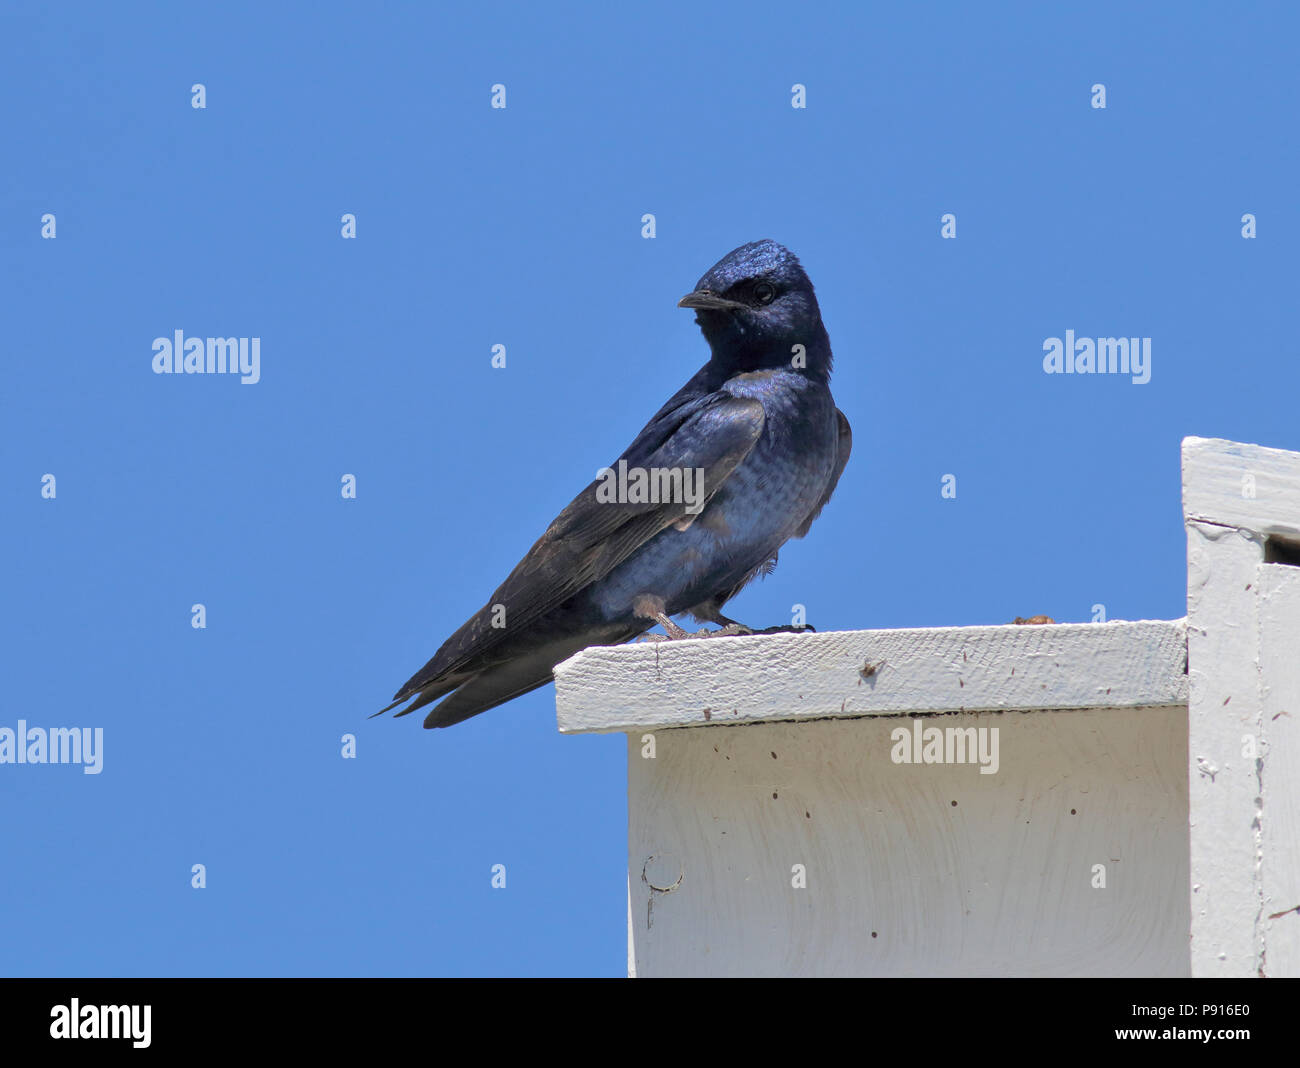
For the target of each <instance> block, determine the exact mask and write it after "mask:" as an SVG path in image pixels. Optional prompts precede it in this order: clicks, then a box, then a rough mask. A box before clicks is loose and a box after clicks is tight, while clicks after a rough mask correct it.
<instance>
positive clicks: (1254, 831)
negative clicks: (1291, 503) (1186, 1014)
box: [1187, 520, 1263, 976]
mask: <svg viewBox="0 0 1300 1068" xmlns="http://www.w3.org/2000/svg"><path fill="white" fill-rule="evenodd" d="M1262 560H1263V548H1262V544H1261V542H1260V541H1259V540H1258V538H1256V537H1254V536H1253V535H1251V534H1250V533H1249V532H1244V533H1243V532H1242V531H1240V530H1238V529H1237V528H1235V527H1219V526H1212V525H1210V524H1206V523H1199V522H1196V521H1191V520H1189V521H1188V523H1187V562H1188V570H1187V575H1188V578H1187V657H1188V674H1189V682H1190V694H1189V700H1188V750H1187V756H1188V760H1189V763H1190V767H1191V789H1190V798H1189V800H1190V809H1189V821H1190V826H1191V860H1192V884H1191V898H1192V959H1193V964H1194V966H1195V970H1196V974H1197V975H1218V976H1228V975H1238V976H1240V975H1252V974H1254V972H1255V970H1256V968H1257V963H1258V960H1259V954H1260V950H1261V941H1260V939H1261V932H1260V929H1259V919H1260V884H1259V848H1260V843H1259V813H1258V808H1257V804H1256V799H1257V798H1258V797H1259V795H1260V794H1259V780H1258V778H1257V776H1256V771H1255V759H1254V757H1253V756H1246V755H1244V754H1243V745H1244V744H1245V739H1247V738H1254V739H1257V740H1258V739H1259V738H1260V736H1261V731H1260V716H1261V710H1260V700H1259V657H1258V638H1259V627H1258V623H1257V621H1256V618H1255V595H1254V593H1253V592H1252V587H1253V584H1254V582H1255V581H1256V579H1257V578H1258V572H1259V565H1260V563H1261V561H1262Z"/></svg>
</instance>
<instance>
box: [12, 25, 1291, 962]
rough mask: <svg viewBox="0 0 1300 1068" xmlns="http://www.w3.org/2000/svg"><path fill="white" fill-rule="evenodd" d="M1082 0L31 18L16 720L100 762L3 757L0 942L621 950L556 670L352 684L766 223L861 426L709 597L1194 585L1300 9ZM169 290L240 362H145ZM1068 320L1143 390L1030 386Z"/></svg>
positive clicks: (371, 675) (1266, 410)
mask: <svg viewBox="0 0 1300 1068" xmlns="http://www.w3.org/2000/svg"><path fill="white" fill-rule="evenodd" d="M476 7H477V10H476V9H475V8H476ZM1058 7H1059V5H1025V6H1007V7H1000V8H998V9H997V10H996V11H993V10H990V9H989V6H988V5H979V6H971V7H967V8H965V9H958V8H956V7H950V6H947V5H933V6H930V5H927V6H926V7H924V8H922V7H921V6H920V5H902V6H897V7H895V6H890V7H888V8H885V7H880V8H879V9H875V8H873V9H871V10H867V9H866V6H865V5H850V4H837V5H829V4H827V5H790V4H765V3H758V2H748V3H744V4H720V5H709V10H707V11H703V10H699V9H698V8H697V7H696V6H695V5H689V4H677V5H674V4H655V5H647V6H644V7H637V8H633V7H631V6H630V5H546V6H545V7H544V8H543V7H541V6H538V7H529V8H523V7H522V6H520V7H519V8H516V7H515V6H513V5H508V4H507V5H497V6H494V7H491V8H487V9H484V8H482V7H481V5H462V6H459V7H455V8H451V7H435V6H434V5H424V4H410V5H397V4H392V5H357V6H355V7H354V8H352V9H344V8H343V7H342V6H341V5H311V6H308V5H301V6H289V5H237V4H223V5H219V6H216V7H213V6H206V7H203V8H200V7H198V6H186V7H185V8H183V9H181V8H179V7H177V6H174V5H163V4H158V5H145V4H133V5H129V6H126V7H120V8H113V9H111V10H110V9H108V8H104V7H101V6H100V5H71V4H70V5H62V6H61V7H60V9H59V10H58V11H55V12H50V11H46V10H44V8H45V5H38V4H13V3H8V4H6V5H5V7H4V13H3V23H2V26H0V95H2V97H3V99H4V101H5V106H4V108H3V109H0V144H3V147H4V158H5V165H4V167H3V168H0V292H3V293H4V295H5V298H4V299H5V315H4V322H5V326H6V328H7V342H8V343H7V345H6V359H5V388H4V390H3V394H0V458H2V462H0V499H3V501H4V522H3V524H2V525H0V539H2V540H3V549H4V558H5V560H6V561H7V566H6V569H5V583H4V585H5V596H4V607H3V610H0V668H2V669H3V671H4V675H5V678H6V681H7V685H6V687H5V694H4V699H3V702H2V703H0V727H4V726H8V727H10V728H16V727H17V724H18V721H19V720H20V719H22V720H25V721H26V722H27V723H28V724H29V725H37V726H42V727H55V726H64V727H71V726H88V727H98V728H102V730H103V737H104V750H103V768H102V772H101V773H100V774H97V775H85V774H83V773H82V769H80V768H78V767H75V766H48V765H30V764H28V765H12V764H5V765H0V812H3V815H4V818H3V819H0V914H3V915H5V916H6V917H7V920H6V925H5V926H6V932H5V937H4V938H3V939H0V973H3V974H6V975H12V974H19V975H47V974H93V975H151V974H176V975H371V974H374V975H414V974H450V975H496V974H506V975H537V974H542V975H609V976H614V975H620V974H623V973H624V971H625V967H626V932H625V923H626V901H625V896H624V895H625V864H626V856H625V848H626V799H625V776H626V758H625V749H624V742H623V739H622V738H621V737H618V736H615V737H560V736H559V735H558V733H557V732H556V728H555V716H554V691H553V689H552V688H551V687H545V688H543V689H541V690H538V691H536V692H534V693H532V694H530V695H528V696H526V697H524V698H521V699H519V700H516V701H514V702H512V703H510V704H508V705H506V706H504V707H502V708H499V709H497V710H495V711H493V712H490V713H488V714H486V715H483V716H481V717H478V718H476V719H474V720H471V721H469V722H467V723H465V724H463V725H461V726H458V727H456V728H453V729H451V730H446V731H437V732H425V731H423V730H421V728H420V725H419V723H418V717H411V718H409V719H403V720H397V721H393V720H389V719H386V718H385V719H376V720H370V721H368V720H366V719H365V718H364V717H365V715H366V714H367V713H369V712H372V711H374V710H375V709H377V708H379V707H380V706H381V705H383V704H384V703H386V701H387V699H388V697H389V696H390V695H391V694H392V692H393V691H394V690H395V689H396V688H397V686H398V685H400V684H401V683H402V682H403V681H405V679H406V678H407V677H408V676H409V675H410V674H411V673H412V672H413V671H414V670H415V669H416V668H418V667H419V666H420V665H421V664H422V663H423V662H424V661H425V659H427V658H428V656H430V655H431V654H432V652H433V651H434V649H435V648H436V647H437V645H438V644H439V642H440V641H441V640H442V639H443V638H445V637H446V636H447V635H448V634H450V633H451V632H452V631H453V630H454V629H455V628H456V627H457V626H458V625H459V624H460V623H461V622H462V621H463V620H464V619H465V618H467V617H468V616H469V615H470V614H471V613H472V612H473V611H475V610H476V609H477V608H478V607H479V606H480V605H481V604H482V603H483V602H484V601H485V600H486V598H487V597H488V595H489V594H490V593H491V591H492V590H493V589H494V588H495V587H496V585H497V583H498V582H499V581H500V580H501V579H502V578H503V577H504V576H505V574H506V573H507V572H508V571H509V569H510V568H511V567H512V566H513V565H514V563H515V562H516V560H517V559H518V558H519V557H520V556H521V555H522V554H523V552H524V551H525V550H526V549H527V548H528V547H529V546H530V545H531V544H532V542H533V540H534V539H535V538H536V537H537V536H538V535H539V534H540V533H541V531H542V530H543V529H544V528H545V526H546V524H547V523H548V522H549V521H550V520H551V518H552V517H553V516H554V515H555V514H556V513H557V512H558V511H559V510H560V509H561V508H562V507H563V506H564V505H565V504H566V503H567V502H568V501H569V500H570V498H571V497H572V496H573V495H574V493H576V492H577V490H578V489H580V488H581V487H582V486H583V485H585V484H586V483H587V482H588V481H589V480H590V479H591V478H592V477H593V476H594V474H595V471H596V469H597V468H598V467H600V466H602V465H604V464H606V463H608V462H609V461H610V460H612V459H613V458H614V457H615V456H617V455H618V453H619V452H621V451H622V449H623V448H624V447H625V446H626V445H627V444H628V443H629V442H630V441H631V440H632V438H633V437H634V435H635V434H636V433H637V431H638V430H639V429H640V428H641V426H642V424H643V423H644V422H645V420H646V419H647V418H648V417H649V416H650V415H651V414H653V412H654V411H655V409H657V408H658V406H659V405H660V403H661V402H662V401H663V400H665V399H666V398H667V397H668V396H669V395H670V394H671V393H672V392H674V391H675V390H676V389H677V388H678V387H679V386H680V385H681V384H682V383H683V382H685V381H686V379H687V378H689V377H690V375H691V374H692V373H693V372H694V371H695V370H696V369H697V368H698V367H699V366H700V364H702V363H703V362H704V360H705V359H706V356H707V352H706V348H705V345H704V342H703V339H702V338H701V337H700V336H699V333H698V330H697V328H696V327H695V326H694V325H693V323H692V317H691V314H690V313H689V312H686V311H682V310H678V309H677V308H675V307H674V305H675V302H676V300H677V298H678V297H680V296H681V295H682V294H683V293H685V292H686V291H687V290H688V289H690V288H691V287H692V286H693V284H694V282H695V280H696V279H697V278H698V277H699V276H700V275H701V274H702V273H703V272H704V271H705V270H706V269H707V268H708V267H709V266H711V265H712V264H713V263H714V262H715V261H716V260H717V259H719V258H720V257H721V256H722V255H724V254H725V253H726V252H727V251H729V250H730V249H732V248H734V247H735V246H737V245H740V244H743V243H745V242H747V241H752V240H756V239H759V238H763V237H771V238H774V239H776V240H778V241H781V242H783V243H785V244H787V245H788V246H789V247H790V248H792V249H793V250H794V251H795V252H796V253H797V254H798V255H799V256H800V257H801V258H802V260H803V262H804V265H805V266H806V268H807V269H808V271H809V273H810V275H811V277H812V278H813V281H814V282H815V284H816V285H817V289H818V296H819V298H820V301H821V305H822V309H823V314H824V317H825V320H826V323H827V327H828V329H829V332H830V335H831V339H832V343H833V346H834V351H835V355H836V371H835V375H834V378H833V380H832V387H833V390H834V393H835V396H836V398H837V401H838V404H839V406H840V408H841V409H842V410H843V411H844V412H845V413H846V415H847V416H848V418H849V419H850V421H851V423H852V425H853V430H854V452H853V458H852V461H851V462H850V464H849V466H848V469H847V470H846V472H845V474H844V476H843V479H842V480H841V482H840V485H839V489H838V492H837V494H836V497H835V500H834V502H833V503H832V504H831V505H830V506H829V507H828V508H827V510H826V511H825V512H824V513H823V515H822V517H821V519H819V520H818V522H817V524H816V525H815V526H814V528H813V531H812V533H811V535H810V536H809V538H808V539H807V540H806V541H803V542H799V543H795V544H793V545H791V546H788V547H787V549H786V551H784V552H783V553H782V554H781V563H780V566H779V567H778V568H777V570H776V572H775V573H774V574H773V575H772V576H770V577H769V578H767V579H766V580H765V581H763V582H761V583H756V584H754V585H752V586H751V587H750V588H748V589H747V590H746V591H745V592H744V593H743V594H742V595H741V596H740V597H739V598H738V599H737V600H736V601H734V602H732V604H731V608H729V609H728V611H729V614H731V615H733V616H735V617H737V618H739V619H742V620H745V621H746V622H749V623H751V624H753V625H756V626H766V625H769V624H772V623H784V622H788V620H789V617H790V611H791V605H793V604H795V603H799V604H804V605H806V606H807V611H808V620H809V622H810V623H812V624H813V625H814V626H815V627H817V628H818V629H819V630H836V629H856V628H871V627H907V626H940V625H958V624H979V623H1003V622H1008V621H1010V620H1011V619H1012V618H1013V617H1015V616H1017V615H1033V614H1036V613H1046V614H1049V615H1051V616H1053V617H1054V618H1056V619H1058V620H1062V621H1082V620H1088V619H1090V618H1092V614H1093V607H1092V606H1093V605H1094V604H1103V605H1105V611H1106V614H1107V616H1108V617H1109V618H1127V619H1142V618H1176V617H1179V616H1181V615H1183V613H1184V601H1185V572H1184V551H1185V546H1184V538H1183V529H1182V521H1181V512H1180V502H1179V441H1180V439H1181V438H1182V437H1183V436H1185V435H1189V434H1196V435H1202V436H1211V437H1229V438H1234V439H1237V440H1243V441H1250V442H1258V443H1261V444H1264V445H1269V446H1275V447H1280V448H1287V449H1300V421H1298V420H1297V418H1296V398H1297V395H1298V391H1300V372H1298V371H1297V356H1298V355H1300V353H1298V352H1297V347H1298V346H1297V333H1296V330H1295V322H1294V311H1293V309H1294V303H1295V289H1296V271H1295V257H1294V249H1295V247H1296V238H1297V229H1298V227H1300V217H1298V212H1297V200H1296V195H1295V194H1296V188H1297V137H1296V127H1295V121H1294V116H1295V114H1296V112H1297V105H1298V104H1300V101H1298V100H1297V86H1298V85H1300V73H1298V72H1297V68H1296V64H1295V57H1294V40H1295V37H1296V33H1297V30H1300V25H1298V24H1300V17H1298V16H1297V14H1296V13H1295V11H1294V9H1292V10H1287V8H1286V7H1285V6H1284V5H1280V4H1279V5H1244V6H1237V7H1233V8H1232V9H1231V10H1225V11H1223V12H1220V13H1210V12H1207V11H1205V10H1203V9H1201V8H1200V6H1196V7H1192V6H1190V5H1167V6H1154V5H1142V6H1141V9H1140V10H1131V9H1129V7H1130V6H1129V5H1121V4H1116V5H1108V4H1087V5H1076V10H1074V11H1073V12H1065V11H1062V10H1058ZM195 83H202V84H203V85H204V86H205V88H206V105H207V106H206V107H205V108H203V109H195V108H193V107H192V106H191V86H192V85H194V84H195ZM496 83H501V84H504V85H505V86H506V92H507V97H506V100H507V107H506V108H505V109H504V110H501V109H493V108H491V107H490V94H491V87H492V86H493V85H494V84H496ZM796 83H799V84H803V85H805V86H806V87H807V89H806V91H807V107H806V108H804V109H796V108H792V107H791V87H792V85H794V84H796ZM1097 83H1101V84H1104V85H1105V87H1106V107H1105V109H1097V108H1094V107H1092V106H1091V101H1092V93H1091V87H1092V86H1093V85H1094V84H1097ZM647 212H650V213H653V214H654V215H655V217H656V223H657V229H656V236H655V237H654V239H653V240H646V239H644V238H643V237H642V236H641V229H642V227H641V217H642V215H643V214H644V213H647ZM47 213H52V214H53V215H54V216H55V225H56V236H55V238H54V239H53V240H50V239H47V238H43V237H42V233H41V231H42V221H41V220H42V216H44V215H45V214H47ZM344 213H354V214H355V217H356V228H357V236H356V238H355V239H354V240H345V239H343V238H342V237H341V236H340V229H341V222H340V219H341V216H342V215H343V214H344ZM945 213H952V214H954V215H955V216H956V221H957V222H956V225H957V236H956V238H955V239H952V240H945V239H943V238H942V237H941V236H940V225H941V224H940V219H941V216H943V215H944V214H945ZM1245 213H1253V214H1254V215H1255V216H1256V219H1257V234H1258V236H1257V237H1256V238H1254V239H1251V240H1247V239H1243V237H1242V235H1241V231H1242V222H1241V217H1242V216H1243V214H1245ZM178 329H179V330H183V331H185V333H186V334H187V335H190V336H211V335H217V336H234V337H250V338H251V337H258V338H260V339H261V342H260V353H261V366H260V372H261V378H260V381H259V382H257V383H256V384H242V383H241V382H240V381H239V380H238V378H236V377H233V376H205V375H158V374H154V373H153V371H152V368H151V361H152V358H153V350H152V345H153V341H154V339H155V338H157V337H170V336H171V335H172V334H173V332H174V331H176V330H178ZM1067 330H1072V331H1074V333H1075V334H1076V335H1077V336H1079V337H1085V336H1086V337H1106V336H1126V337H1127V336H1135V337H1148V338H1151V347H1152V367H1151V380H1150V381H1149V382H1148V383H1146V384H1144V385H1135V384H1133V383H1132V382H1131V381H1130V380H1129V378H1126V377H1121V376H1118V375H1048V374H1045V373H1044V371H1043V365H1042V360H1043V344H1044V341H1045V340H1046V339H1048V338H1051V337H1063V336H1064V335H1065V332H1066V331H1067ZM496 344H503V345H505V346H506V350H507V365H506V367H505V369H494V368H493V367H492V366H491V362H490V361H491V349H492V346H493V345H496ZM345 473H350V474H354V475H355V476H356V479H357V497H356V499H355V500H344V499H342V498H341V495H340V479H341V478H342V476H343V475H344V474H345ZM46 474H53V475H54V476H55V477H56V490H57V496H56V497H55V498H54V499H52V500H51V499H46V498H43V496H42V477H43V476H44V475H46ZM947 474H952V475H955V476H956V480H957V482H956V484H957V496H956V497H955V499H944V498H943V497H941V494H940V489H941V480H942V479H943V476H945V475H947ZM196 603H202V604H203V605H204V606H205V607H206V612H207V617H206V623H207V625H206V628H205V629H201V630H199V629H195V628H194V627H192V626H191V606H192V605H193V604H196ZM349 732H351V733H354V734H355V735H356V738H357V756H356V758H355V759H347V760H345V759H343V758H342V757H341V755H340V749H341V741H340V739H341V738H342V736H343V735H344V734H346V733H349ZM196 863H201V864H203V865H205V866H206V878H207V886H206V888H204V889H202V890H196V889H193V888H192V887H191V885H190V884H191V869H192V865H194V864H196ZM494 864H504V865H505V866H506V872H507V885H506V888H505V889H503V890H497V889H493V888H492V886H491V883H490V880H491V868H492V866H493V865H494Z"/></svg>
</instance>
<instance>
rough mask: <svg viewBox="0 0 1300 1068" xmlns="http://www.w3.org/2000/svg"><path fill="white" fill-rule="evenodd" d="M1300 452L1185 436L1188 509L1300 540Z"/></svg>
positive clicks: (1222, 521) (1212, 519)
mask: <svg viewBox="0 0 1300 1068" xmlns="http://www.w3.org/2000/svg"><path fill="white" fill-rule="evenodd" d="M1298 506H1300V455H1298V454H1296V453H1294V452H1286V451H1284V450H1282V449H1266V448H1264V447H1263V446H1261V445H1243V444H1241V443H1240V442H1236V441H1224V440H1223V439H1221V438H1184V439H1183V513H1184V515H1185V516H1186V517H1187V518H1188V519H1199V520H1204V521H1206V522H1209V523H1217V524H1219V525H1221V526H1231V527H1241V528H1243V529H1245V530H1251V531H1254V532H1255V533H1257V534H1281V535H1285V536H1290V537H1298V538H1300V510H1298Z"/></svg>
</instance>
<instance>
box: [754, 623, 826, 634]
mask: <svg viewBox="0 0 1300 1068" xmlns="http://www.w3.org/2000/svg"><path fill="white" fill-rule="evenodd" d="M750 633H752V634H816V633H817V628H816V627H814V626H812V625H811V624H810V623H805V624H804V625H803V626H801V627H796V626H794V625H793V624H790V625H786V626H780V627H767V628H766V629H764V630H755V631H751V632H750Z"/></svg>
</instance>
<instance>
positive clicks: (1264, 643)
mask: <svg viewBox="0 0 1300 1068" xmlns="http://www.w3.org/2000/svg"><path fill="white" fill-rule="evenodd" d="M1259 624H1260V626H1259V632H1260V639H1261V645H1260V678H1261V680H1262V682H1263V694H1262V696H1263V716H1262V717H1261V726H1262V728H1263V755H1262V758H1261V765H1260V776H1261V779H1262V786H1263V794H1262V796H1263V804H1261V805H1260V811H1261V814H1262V817H1263V818H1262V821H1261V825H1262V835H1261V851H1262V853H1263V858H1264V865H1263V872H1262V875H1263V879H1262V885H1261V890H1262V892H1263V929H1264V931H1263V934H1264V948H1263V952H1262V958H1261V961H1260V970H1261V971H1262V972H1263V973H1264V974H1265V975H1269V976H1300V568H1296V567H1286V566H1283V565H1280V564H1264V565H1263V566H1262V568H1261V574H1260V590H1259Z"/></svg>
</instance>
